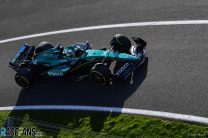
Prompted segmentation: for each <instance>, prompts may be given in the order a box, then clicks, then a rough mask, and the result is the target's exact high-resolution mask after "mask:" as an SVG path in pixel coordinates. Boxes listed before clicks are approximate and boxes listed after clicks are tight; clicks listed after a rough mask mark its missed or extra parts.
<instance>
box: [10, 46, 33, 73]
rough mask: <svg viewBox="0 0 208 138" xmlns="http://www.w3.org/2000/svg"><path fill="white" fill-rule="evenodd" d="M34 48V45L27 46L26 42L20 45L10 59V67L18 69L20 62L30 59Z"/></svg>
mask: <svg viewBox="0 0 208 138" xmlns="http://www.w3.org/2000/svg"><path fill="white" fill-rule="evenodd" d="M34 50H35V47H34V46H28V45H27V44H24V45H22V46H21V47H20V49H19V50H18V51H17V53H16V54H15V56H14V57H13V58H12V59H11V60H10V62H9V65H10V67H12V68H13V69H14V70H19V68H20V66H21V65H22V64H24V63H26V62H28V61H30V60H31V58H32V57H33V54H34Z"/></svg>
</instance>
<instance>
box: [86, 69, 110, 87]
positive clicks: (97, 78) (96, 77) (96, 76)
mask: <svg viewBox="0 0 208 138" xmlns="http://www.w3.org/2000/svg"><path fill="white" fill-rule="evenodd" d="M90 77H91V79H92V80H93V81H94V82H95V83H97V84H99V85H101V86H103V85H105V84H106V79H105V77H104V76H103V75H102V74H101V73H99V72H96V71H93V72H91V74H90Z"/></svg>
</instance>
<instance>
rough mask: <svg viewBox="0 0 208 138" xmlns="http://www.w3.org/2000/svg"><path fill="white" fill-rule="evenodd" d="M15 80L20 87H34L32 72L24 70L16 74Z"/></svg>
mask: <svg viewBox="0 0 208 138" xmlns="http://www.w3.org/2000/svg"><path fill="white" fill-rule="evenodd" d="M14 79H15V82H16V83H17V84H18V85H19V86H21V87H23V88H29V87H31V85H32V81H33V74H32V72H31V71H29V70H27V69H25V68H22V69H21V70H19V71H18V72H17V73H16V74H15V76H14Z"/></svg>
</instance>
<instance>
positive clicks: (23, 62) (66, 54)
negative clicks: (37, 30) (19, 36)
mask: <svg viewBox="0 0 208 138" xmlns="http://www.w3.org/2000/svg"><path fill="white" fill-rule="evenodd" d="M132 39H133V40H134V42H135V44H136V45H132V44H131V41H130V39H129V38H127V37H126V36H123V35H121V34H117V35H115V36H114V37H113V39H112V40H111V42H110V45H111V46H110V48H108V49H106V48H103V49H93V48H92V45H91V44H90V43H88V42H86V43H76V44H72V45H69V46H66V47H63V46H62V45H61V44H59V45H57V46H53V45H52V44H50V43H48V42H45V41H44V42H41V43H40V44H39V45H38V46H37V47H35V46H29V45H27V44H24V45H22V46H21V47H20V49H19V50H18V51H17V53H16V54H15V56H14V57H13V58H12V59H11V60H10V62H9V65H10V67H12V69H14V70H15V71H16V74H15V77H14V78H15V81H16V83H17V84H18V85H19V86H21V87H25V88H28V87H31V86H32V85H33V84H34V83H35V82H36V81H37V80H41V79H52V80H53V79H54V80H57V79H58V80H68V79H69V80H80V79H81V78H84V77H90V78H91V80H92V81H94V82H95V83H96V84H98V85H100V86H106V85H109V84H110V83H111V81H112V80H114V79H115V80H126V79H127V78H128V77H129V76H130V75H131V74H132V73H133V71H134V70H135V69H136V68H138V67H139V66H140V65H141V64H142V63H143V62H144V61H145V58H146V57H145V49H146V44H147V43H146V42H145V41H144V40H143V39H141V38H136V37H132ZM113 61H116V62H119V63H120V64H121V65H120V66H119V68H117V69H116V70H115V71H114V72H112V71H111V70H110V68H109V67H110V65H111V63H112V62H113Z"/></svg>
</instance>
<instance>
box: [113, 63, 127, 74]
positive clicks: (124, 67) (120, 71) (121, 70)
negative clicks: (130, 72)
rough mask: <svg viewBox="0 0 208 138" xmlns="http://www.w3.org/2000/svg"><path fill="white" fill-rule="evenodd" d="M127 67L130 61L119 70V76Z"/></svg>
mask: <svg viewBox="0 0 208 138" xmlns="http://www.w3.org/2000/svg"><path fill="white" fill-rule="evenodd" d="M127 67H129V63H125V64H124V65H123V66H122V67H121V68H120V69H119V70H118V71H117V72H116V75H117V76H119V75H120V74H121V73H122V72H123V71H124V70H125V69H126V68H127Z"/></svg>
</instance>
